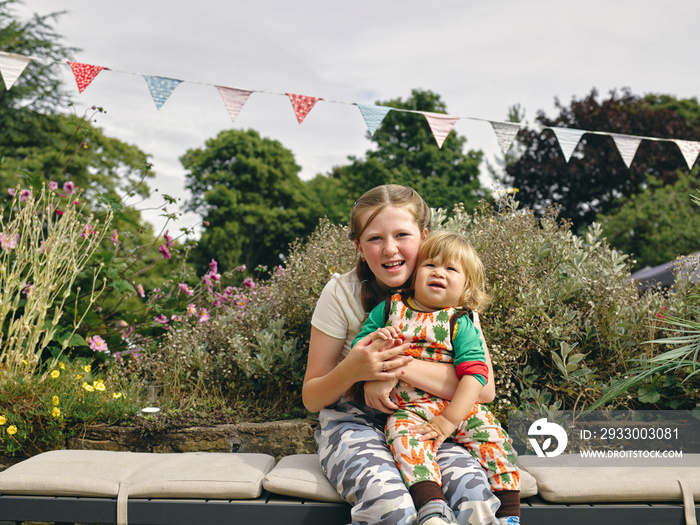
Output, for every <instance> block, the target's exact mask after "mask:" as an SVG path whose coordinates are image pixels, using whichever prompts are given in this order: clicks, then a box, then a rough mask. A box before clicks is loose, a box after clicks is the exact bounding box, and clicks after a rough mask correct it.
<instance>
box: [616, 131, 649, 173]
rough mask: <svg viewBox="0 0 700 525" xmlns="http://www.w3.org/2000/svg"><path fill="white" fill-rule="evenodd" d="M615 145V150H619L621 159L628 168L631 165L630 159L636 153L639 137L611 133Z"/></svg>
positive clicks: (640, 140)
mask: <svg viewBox="0 0 700 525" xmlns="http://www.w3.org/2000/svg"><path fill="white" fill-rule="evenodd" d="M611 136H612V138H613V140H614V141H615V145H616V146H617V150H618V151H619V152H620V156H621V157H622V160H623V161H624V162H625V166H627V167H628V168H629V167H630V166H631V165H632V160H633V159H634V156H635V155H636V154H637V148H638V147H639V143H640V142H642V139H641V138H639V137H629V136H627V135H611Z"/></svg>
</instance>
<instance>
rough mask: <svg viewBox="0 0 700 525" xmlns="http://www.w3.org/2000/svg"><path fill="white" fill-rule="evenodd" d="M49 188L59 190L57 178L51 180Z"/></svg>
mask: <svg viewBox="0 0 700 525" xmlns="http://www.w3.org/2000/svg"><path fill="white" fill-rule="evenodd" d="M49 189H50V190H52V191H55V190H57V189H58V182H56V181H55V180H52V181H51V182H49Z"/></svg>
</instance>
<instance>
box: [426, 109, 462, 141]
mask: <svg viewBox="0 0 700 525" xmlns="http://www.w3.org/2000/svg"><path fill="white" fill-rule="evenodd" d="M422 113H423V115H425V118H426V119H427V120H428V125H430V129H431V130H432V132H433V136H434V137H435V140H436V141H437V145H438V148H442V144H443V143H444V142H445V139H446V138H447V135H449V133H450V131H452V128H453V127H454V125H455V124H456V123H457V121H458V120H459V117H451V116H449V115H443V114H441V113H428V112H426V111H423V112H422Z"/></svg>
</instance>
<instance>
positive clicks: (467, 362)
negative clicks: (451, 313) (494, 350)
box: [452, 315, 488, 385]
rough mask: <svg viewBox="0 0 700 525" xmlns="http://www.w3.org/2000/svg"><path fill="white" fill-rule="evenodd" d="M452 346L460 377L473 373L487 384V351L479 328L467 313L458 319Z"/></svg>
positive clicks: (482, 382) (483, 383)
mask: <svg viewBox="0 0 700 525" xmlns="http://www.w3.org/2000/svg"><path fill="white" fill-rule="evenodd" d="M452 348H453V349H454V354H455V358H454V359H455V360H454V364H455V367H456V368H457V375H458V377H462V376H463V375H473V376H474V377H476V379H477V380H478V381H479V382H480V383H481V384H482V385H485V384H486V379H487V377H488V367H487V366H486V352H485V351H484V345H483V343H482V341H481V334H480V332H479V329H478V328H477V327H476V326H474V323H472V321H471V319H469V317H467V316H466V315H465V316H462V317H460V318H459V319H458V320H457V329H456V330H455V335H454V338H453V340H452Z"/></svg>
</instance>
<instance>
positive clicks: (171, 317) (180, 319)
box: [170, 314, 182, 323]
mask: <svg viewBox="0 0 700 525" xmlns="http://www.w3.org/2000/svg"><path fill="white" fill-rule="evenodd" d="M170 320H171V321H176V322H178V323H179V322H180V321H182V317H180V316H179V315H175V314H173V315H171V316H170Z"/></svg>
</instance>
